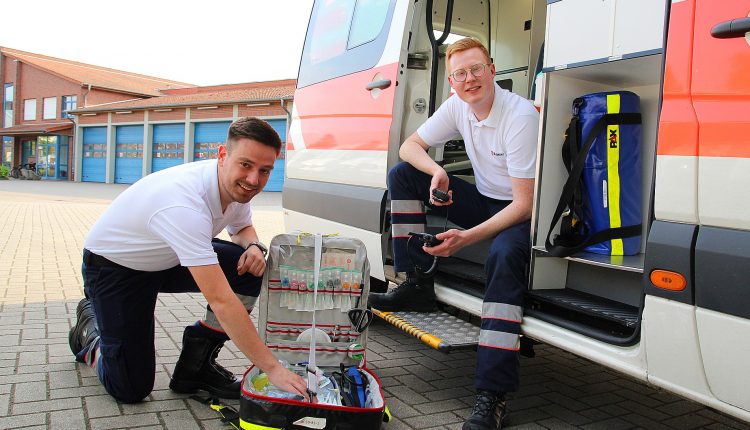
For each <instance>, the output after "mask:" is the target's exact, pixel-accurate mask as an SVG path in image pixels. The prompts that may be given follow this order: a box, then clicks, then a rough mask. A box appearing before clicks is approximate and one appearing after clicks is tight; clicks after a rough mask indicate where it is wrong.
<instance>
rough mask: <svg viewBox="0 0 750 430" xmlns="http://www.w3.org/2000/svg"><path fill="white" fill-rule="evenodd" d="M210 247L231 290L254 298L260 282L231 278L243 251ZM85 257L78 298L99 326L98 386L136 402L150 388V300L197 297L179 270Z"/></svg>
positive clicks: (216, 243) (153, 303) (246, 277)
mask: <svg viewBox="0 0 750 430" xmlns="http://www.w3.org/2000/svg"><path fill="white" fill-rule="evenodd" d="M212 245H213V248H214V251H215V252H216V254H217V255H218V258H219V265H220V266H221V270H222V271H223V272H224V275H226V277H227V280H228V281H229V285H230V286H231V287H232V290H233V291H234V292H235V293H237V294H241V295H246V296H254V297H257V296H258V294H259V293H260V286H261V281H262V278H259V277H256V276H253V275H250V274H247V273H246V274H244V275H242V276H240V275H238V274H237V262H238V260H239V258H240V256H241V255H242V253H243V252H244V250H243V248H242V247H241V246H239V245H236V244H234V243H232V242H227V241H223V240H219V239H214V240H213V241H212ZM89 254H90V252H89V251H88V250H84V259H83V260H84V264H83V266H82V272H83V280H84V292H85V294H86V297H87V298H89V299H91V301H92V303H93V305H94V312H95V313H96V321H97V323H98V324H99V335H100V341H99V353H100V354H101V355H100V358H99V360H100V361H99V364H98V366H97V372H98V374H99V380H100V381H101V383H102V385H104V387H105V388H106V390H107V392H108V393H109V394H110V395H112V397H114V398H115V399H117V400H120V401H122V402H126V403H132V402H138V401H140V400H142V399H143V398H145V397H146V396H148V394H149V393H150V392H151V390H152V389H153V387H154V376H155V367H156V364H155V349H154V309H155V307H156V296H157V295H158V294H159V293H186V292H199V289H198V285H197V284H196V283H195V280H194V279H193V276H192V275H191V274H190V271H189V270H188V269H187V268H186V267H183V266H175V267H172V268H171V269H167V270H162V271H158V272H144V271H140V270H133V269H128V268H126V267H123V266H117V265H113V266H110V265H105V266H97V265H93V264H88V265H87V264H86V261H87V260H88V259H89ZM92 346H94V345H92ZM87 352H89V351H86V350H84V351H82V354H85V353H87Z"/></svg>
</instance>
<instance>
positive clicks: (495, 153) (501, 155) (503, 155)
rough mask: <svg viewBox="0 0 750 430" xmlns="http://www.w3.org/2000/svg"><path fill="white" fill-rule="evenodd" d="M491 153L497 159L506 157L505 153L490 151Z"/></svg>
mask: <svg viewBox="0 0 750 430" xmlns="http://www.w3.org/2000/svg"><path fill="white" fill-rule="evenodd" d="M490 153H491V154H492V155H494V156H495V157H505V153H504V152H495V151H493V150H490Z"/></svg>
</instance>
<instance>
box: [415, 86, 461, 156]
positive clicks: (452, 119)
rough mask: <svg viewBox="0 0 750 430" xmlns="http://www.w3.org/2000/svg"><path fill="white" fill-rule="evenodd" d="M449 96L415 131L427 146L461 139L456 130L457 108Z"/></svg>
mask: <svg viewBox="0 0 750 430" xmlns="http://www.w3.org/2000/svg"><path fill="white" fill-rule="evenodd" d="M454 98H458V96H451V97H450V98H449V99H448V100H446V101H445V102H444V103H443V104H441V105H440V107H439V108H438V109H437V110H436V111H435V113H434V114H433V115H432V116H431V117H429V118H427V121H425V122H424V124H422V125H421V126H420V127H419V129H417V134H418V135H419V137H421V138H422V140H424V141H425V143H427V144H428V145H429V146H433V147H434V146H440V145H443V144H445V142H447V141H449V140H453V139H458V138H460V137H461V133H460V131H459V129H458V125H457V124H458V120H459V112H458V106H457V105H456V103H455V100H454Z"/></svg>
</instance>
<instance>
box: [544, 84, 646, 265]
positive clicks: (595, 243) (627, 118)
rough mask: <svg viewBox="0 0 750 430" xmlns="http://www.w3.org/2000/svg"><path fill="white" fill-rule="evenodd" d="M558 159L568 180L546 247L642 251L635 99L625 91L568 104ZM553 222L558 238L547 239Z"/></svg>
mask: <svg viewBox="0 0 750 430" xmlns="http://www.w3.org/2000/svg"><path fill="white" fill-rule="evenodd" d="M565 134H566V136H565V142H564V143H563V148H562V159H563V163H564V164H565V168H566V170H567V171H568V179H567V181H566V182H565V185H564V186H563V190H562V195H561V196H560V201H559V202H558V205H557V208H556V209H555V213H554V215H553V217H552V223H551V224H550V229H549V233H548V235H547V241H546V244H545V245H546V249H547V251H548V252H549V253H550V254H551V255H553V256H557V257H566V256H569V255H573V254H575V253H576V252H579V251H586V252H592V253H596V254H604V255H634V254H637V253H639V252H640V249H641V237H640V235H641V155H640V154H641V114H640V99H639V97H638V96H637V95H636V94H634V93H632V92H629V91H613V92H604V93H592V94H586V95H584V96H581V97H578V98H576V99H575V100H574V101H573V117H572V119H571V121H570V124H569V126H568V129H567V131H566V133H565ZM558 221H559V222H560V234H559V235H556V236H555V237H554V239H553V240H550V236H551V235H552V232H553V231H554V228H555V226H556V225H557V223H558Z"/></svg>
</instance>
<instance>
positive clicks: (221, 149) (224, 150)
mask: <svg viewBox="0 0 750 430" xmlns="http://www.w3.org/2000/svg"><path fill="white" fill-rule="evenodd" d="M227 155H228V152H227V147H226V145H219V157H218V159H219V165H220V166H221V165H223V164H224V159H226V158H227Z"/></svg>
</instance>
